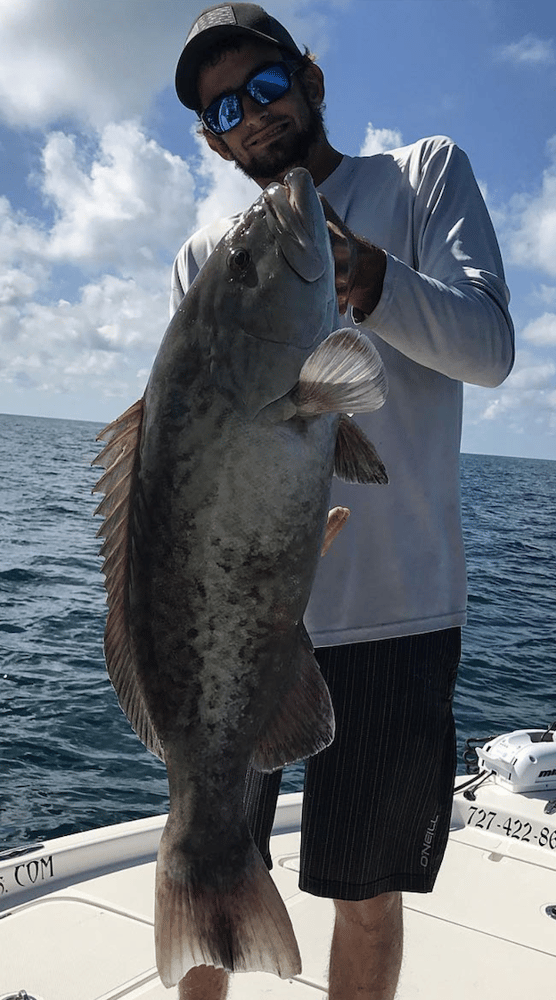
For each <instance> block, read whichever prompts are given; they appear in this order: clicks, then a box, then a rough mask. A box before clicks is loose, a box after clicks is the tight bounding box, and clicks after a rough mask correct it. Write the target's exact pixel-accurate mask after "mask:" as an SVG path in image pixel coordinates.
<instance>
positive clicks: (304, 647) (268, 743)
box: [251, 629, 334, 771]
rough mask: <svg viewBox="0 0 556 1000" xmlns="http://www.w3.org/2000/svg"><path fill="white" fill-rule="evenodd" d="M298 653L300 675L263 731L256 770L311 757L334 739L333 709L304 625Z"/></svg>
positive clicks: (253, 764)
mask: <svg viewBox="0 0 556 1000" xmlns="http://www.w3.org/2000/svg"><path fill="white" fill-rule="evenodd" d="M296 655H297V668H298V669H297V678H296V680H295V682H294V683H293V685H292V687H291V688H290V690H289V691H288V692H287V693H286V694H285V695H284V696H283V698H282V699H281V701H280V704H279V706H278V709H277V711H276V712H275V713H274V715H273V716H272V718H271V719H270V722H269V723H268V724H267V725H266V727H265V729H264V731H263V732H262V733H261V736H260V738H259V744H258V747H257V749H256V750H255V752H254V754H253V756H252V758H251V764H252V766H253V767H254V768H255V769H256V770H257V771H275V770H276V769H277V768H278V767H283V766H284V764H293V763H294V761H296V760H304V759H305V758H306V757H312V756H313V755H314V754H316V753H319V752H320V751H321V750H325V749H326V747H327V746H330V744H331V743H332V740H333V739H334V709H333V708H332V702H331V700H330V694H329V692H328V688H327V686H326V683H325V681H324V678H323V676H322V674H321V672H320V670H319V666H318V663H317V661H316V660H315V657H314V655H313V645H312V643H311V640H310V639H309V636H308V635H307V632H306V631H305V629H303V634H302V641H301V642H300V644H299V647H298V651H297V654H296Z"/></svg>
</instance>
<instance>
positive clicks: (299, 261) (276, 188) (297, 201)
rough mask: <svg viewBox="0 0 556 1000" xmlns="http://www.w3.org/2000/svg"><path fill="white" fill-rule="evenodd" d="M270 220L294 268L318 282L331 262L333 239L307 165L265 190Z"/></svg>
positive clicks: (265, 207) (281, 246)
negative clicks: (306, 167) (330, 237)
mask: <svg viewBox="0 0 556 1000" xmlns="http://www.w3.org/2000/svg"><path fill="white" fill-rule="evenodd" d="M262 197H263V205H264V209H265V214H266V221H267V224H268V228H269V229H270V231H271V233H273V235H274V236H275V238H276V240H277V242H278V245H279V247H280V249H281V251H282V253H283V255H284V257H285V258H286V260H287V262H288V264H289V265H290V267H292V268H293V270H294V271H295V272H296V273H297V274H299V276H300V277H301V278H303V279H304V280H305V281H309V282H313V281H318V279H319V278H321V277H322V275H323V274H324V272H325V270H326V268H327V267H328V265H329V263H330V253H331V251H330V241H329V237H328V229H327V226H326V220H325V218H324V212H323V210H322V205H321V203H320V199H319V196H318V194H317V192H316V190H315V186H314V184H313V179H312V177H311V174H310V173H309V171H308V170H305V169H304V167H295V168H294V169H293V170H290V172H289V174H286V176H285V178H284V183H283V184H279V183H278V182H274V183H272V184H269V185H268V187H267V188H265V190H264V191H263V196H262Z"/></svg>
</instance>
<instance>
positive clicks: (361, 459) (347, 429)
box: [334, 414, 388, 486]
mask: <svg viewBox="0 0 556 1000" xmlns="http://www.w3.org/2000/svg"><path fill="white" fill-rule="evenodd" d="M334 472H335V474H336V475H337V477H338V479H343V480H344V481H345V482H346V483H375V484H378V485H382V486H385V485H386V484H387V483H388V473H387V472H386V469H385V468H384V465H383V463H382V460H381V458H380V456H379V455H378V453H377V451H376V448H375V446H374V445H373V444H372V443H371V442H370V441H369V439H368V437H366V435H365V434H364V433H363V431H362V430H361V428H360V427H358V426H357V424H356V423H355V422H354V421H353V420H350V418H349V417H347V416H346V415H345V414H342V416H341V418H340V423H339V426H338V434H337V436H336V449H335V452H334Z"/></svg>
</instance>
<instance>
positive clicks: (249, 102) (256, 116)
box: [241, 94, 268, 122]
mask: <svg viewBox="0 0 556 1000" xmlns="http://www.w3.org/2000/svg"><path fill="white" fill-rule="evenodd" d="M241 103H242V107H243V120H244V121H246V122H247V121H250V120H251V121H259V120H260V119H261V118H262V117H264V116H265V115H267V114H268V105H267V104H259V103H258V101H254V100H253V98H252V97H250V96H249V94H242V97H241Z"/></svg>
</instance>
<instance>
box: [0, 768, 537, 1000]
mask: <svg viewBox="0 0 556 1000" xmlns="http://www.w3.org/2000/svg"><path fill="white" fill-rule="evenodd" d="M552 795H554V792H552V793H548V792H547V793H539V792H537V793H532V794H529V795H519V796H518V795H515V794H512V793H510V792H507V791H504V790H503V789H501V788H499V787H497V786H496V785H495V783H494V782H493V781H492V780H491V779H489V781H488V782H487V783H485V784H483V785H481V787H480V788H479V789H478V790H477V793H476V799H475V801H467V800H466V799H464V798H463V796H462V795H461V794H459V795H456V796H455V799H454V812H453V829H452V831H451V834H450V841H449V845H448V849H447V853H446V858H445V861H444V864H443V867H442V870H441V873H440V876H439V879H438V882H437V886H436V888H435V891H434V892H433V893H431V894H428V895H417V894H410V893H408V894H406V895H405V897H404V908H405V926H406V947H405V959H404V965H403V970H402V976H401V980H400V985H399V990H398V996H399V998H400V1000H425V998H426V1000H447V998H448V1000H470V998H475V997H488V1000H523V998H524V997H526V996H528V995H531V994H533V995H534V994H535V993H536V991H538V992H539V995H542V996H544V997H546V998H548V1000H553V998H555V997H556V986H555V985H554V984H555V983H556V919H555V916H556V815H553V814H551V813H547V812H545V806H546V804H547V802H548V801H549V800H550V798H551V796H552ZM300 805H301V795H297V794H296V795H286V796H281V797H280V804H279V809H278V814H277V824H276V827H275V830H276V833H275V836H274V838H273V855H274V859H275V867H274V870H273V877H274V879H275V881H276V883H277V885H278V888H279V890H280V892H281V894H282V896H283V898H284V900H285V901H286V905H287V907H288V910H289V912H290V915H291V918H292V922H293V925H294V928H295V931H296V935H297V938H298V942H299V946H300V950H301V954H302V959H303V972H302V974H301V975H300V976H298V977H296V978H295V979H291V980H285V981H281V980H279V979H277V978H276V977H275V976H270V975H266V974H264V973H250V974H242V975H238V976H236V977H234V978H233V980H232V987H231V990H230V997H231V1000H240V998H241V1000H255V998H268V1000H286V998H289V1000H317V998H320V997H323V996H325V995H326V965H327V953H328V945H329V942H330V936H331V928H332V904H331V903H330V901H328V900H321V899H317V898H315V897H311V896H308V895H306V894H305V893H302V892H300V891H299V889H298V886H297V870H298V864H299V834H298V832H297V826H298V823H299V813H300ZM164 819H165V817H155V818H154V819H152V820H140V821H138V822H137V823H127V824H122V825H121V826H120V827H112V828H107V830H105V831H102V836H101V838H100V841H99V833H100V832H99V831H91V832H89V833H87V834H78V835H76V836H74V837H65V838H62V839H60V840H58V841H50V842H49V843H48V844H45V845H43V846H42V847H41V848H40V849H38V850H36V851H34V852H31V853H28V854H22V855H19V856H17V857H13V858H11V859H7V860H4V861H0V909H1V910H2V911H3V912H2V914H1V916H2V918H3V919H0V956H1V958H0V996H2V994H7V993H15V994H17V993H18V991H19V990H22V989H25V990H26V991H27V993H28V994H29V996H30V997H31V996H32V997H35V998H36V1000H117V998H122V1000H124V998H125V1000H135V998H141V1000H162V998H168V997H172V996H175V995H176V993H177V991H176V990H166V989H165V988H164V987H163V986H162V984H161V983H160V980H159V979H158V975H157V973H156V968H155V962H154V947H153V899H154V871H155V864H154V860H153V859H154V857H155V854H156V846H157V843H158V838H159V836H160V832H161V829H162V826H163V823H164ZM122 864H127V865H131V867H125V868H122ZM113 868H115V869H116V870H111V869H113ZM77 870H80V871H81V873H82V874H81V879H80V881H78V882H75V873H76V871H77ZM83 873H85V874H86V875H87V877H85V878H83ZM91 875H92V877H90V876H91ZM73 882H75V884H72V883H73Z"/></svg>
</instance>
